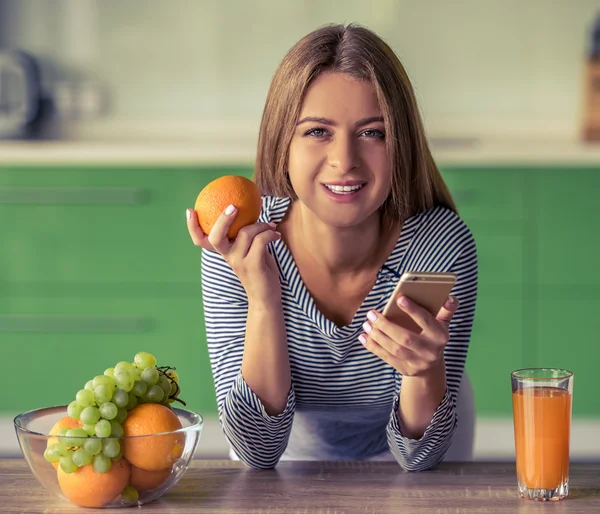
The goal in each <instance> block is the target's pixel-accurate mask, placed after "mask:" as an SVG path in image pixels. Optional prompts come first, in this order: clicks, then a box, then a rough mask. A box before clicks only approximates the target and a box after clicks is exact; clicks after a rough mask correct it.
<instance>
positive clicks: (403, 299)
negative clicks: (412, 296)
mask: <svg viewBox="0 0 600 514" xmlns="http://www.w3.org/2000/svg"><path fill="white" fill-rule="evenodd" d="M398 305H400V307H408V306H409V302H408V299H407V298H406V296H401V297H400V300H398Z"/></svg>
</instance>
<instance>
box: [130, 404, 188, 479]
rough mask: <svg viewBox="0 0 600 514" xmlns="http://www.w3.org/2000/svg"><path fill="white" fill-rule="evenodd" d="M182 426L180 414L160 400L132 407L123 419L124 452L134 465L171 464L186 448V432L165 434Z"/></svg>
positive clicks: (153, 468)
mask: <svg viewBox="0 0 600 514" xmlns="http://www.w3.org/2000/svg"><path fill="white" fill-rule="evenodd" d="M180 428H182V426H181V422H180V421H179V418H178V417H177V415H176V414H175V413H174V412H173V411H172V410H171V409H169V408H168V407H165V406H164V405H160V404H159V403H143V404H141V405H138V406H137V407H134V408H133V409H132V410H130V411H129V414H128V416H127V419H126V420H125V422H124V423H123V432H124V433H125V435H126V436H128V437H127V438H125V439H124V440H123V456H124V457H125V458H126V459H127V460H128V461H129V462H130V463H131V464H133V465H134V466H136V467H138V468H140V469H143V470H146V471H158V470H161V469H167V468H170V467H171V466H172V465H173V463H174V462H175V461H176V460H177V459H178V458H179V456H180V455H181V453H182V452H183V444H184V436H183V434H165V435H154V436H152V437H132V438H129V436H144V435H151V434H162V433H163V432H172V431H173V430H179V429H180Z"/></svg>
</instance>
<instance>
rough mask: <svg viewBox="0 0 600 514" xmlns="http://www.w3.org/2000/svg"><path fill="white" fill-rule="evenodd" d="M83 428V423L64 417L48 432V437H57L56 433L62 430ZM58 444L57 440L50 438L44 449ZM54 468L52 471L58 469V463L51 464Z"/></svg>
mask: <svg viewBox="0 0 600 514" xmlns="http://www.w3.org/2000/svg"><path fill="white" fill-rule="evenodd" d="M82 426H83V423H82V422H81V421H79V420H78V419H73V418H71V417H70V416H65V417H64V418H61V419H59V420H58V421H57V422H56V423H55V424H54V426H53V427H52V428H51V429H50V432H48V435H58V433H59V432H60V431H61V430H62V429H63V428H80V427H82ZM56 443H58V438H56V437H50V438H49V439H48V442H47V443H46V448H49V447H50V446H52V445H53V444H56ZM51 464H52V465H53V466H54V469H58V462H52V463H51Z"/></svg>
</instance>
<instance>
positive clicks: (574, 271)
mask: <svg viewBox="0 0 600 514" xmlns="http://www.w3.org/2000/svg"><path fill="white" fill-rule="evenodd" d="M537 183H538V188H537V196H536V199H535V201H536V205H537V213H538V220H537V227H536V235H537V239H536V244H535V248H536V258H537V263H538V266H537V287H536V305H537V312H536V313H535V319H536V329H537V340H538V345H537V350H538V351H537V365H538V366H541V367H561V368H567V369H570V370H571V371H573V373H574V379H573V384H574V385H573V388H574V391H573V414H574V415H579V416H598V415H599V414H600V374H599V373H598V368H599V366H600V338H599V337H598V334H600V316H599V315H598V309H599V308H600V302H599V301H598V298H599V297H600V294H599V293H600V272H599V266H598V263H599V260H598V256H599V255H600V235H599V231H598V227H597V225H598V220H600V202H599V198H600V169H598V168H556V169H552V170H540V171H539V172H538V173H537Z"/></svg>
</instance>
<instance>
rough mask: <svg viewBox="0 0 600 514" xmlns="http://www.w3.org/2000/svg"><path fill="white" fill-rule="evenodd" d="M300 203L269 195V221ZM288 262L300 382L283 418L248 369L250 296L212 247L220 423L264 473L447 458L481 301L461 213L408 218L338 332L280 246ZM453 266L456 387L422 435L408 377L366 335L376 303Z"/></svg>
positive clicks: (208, 308)
mask: <svg viewBox="0 0 600 514" xmlns="http://www.w3.org/2000/svg"><path fill="white" fill-rule="evenodd" d="M289 205H290V199H289V198H278V197H272V196H264V197H263V208H262V212H261V215H260V218H259V221H262V222H266V223H268V222H275V223H279V222H281V220H282V219H283V217H284V215H285V213H286V210H287V208H288V206H289ZM269 252H270V253H271V254H272V255H273V256H274V258H275V261H276V262H277V265H278V267H279V274H280V283H281V289H282V307H283V313H284V318H285V329H286V334H287V344H288V350H289V359H290V369H291V376H292V387H291V389H290V392H289V395H288V398H287V405H286V407H285V409H284V411H283V412H282V413H281V414H278V415H276V416H269V415H268V414H267V412H266V411H265V409H264V406H263V405H262V403H261V401H260V399H259V398H258V396H256V395H255V394H254V393H253V391H252V390H251V389H250V387H249V386H248V385H247V384H246V382H245V381H244V378H243V376H242V374H241V365H242V355H243V350H244V338H245V331H246V317H247V314H248V301H247V296H246V292H245V290H244V288H243V286H242V285H241V283H240V281H239V279H238V278H237V276H236V275H235V274H234V273H233V271H232V269H231V268H230V267H229V265H228V264H227V263H226V262H225V260H224V259H223V258H222V257H221V256H220V255H219V254H218V253H216V252H211V251H203V252H202V288H203V300H204V313H205V319H206V333H207V339H208V350H209V356H210V362H211V367H212V373H213V377H214V382H215V388H216V394H217V405H218V410H219V420H220V423H221V426H222V429H223V432H224V434H225V436H226V438H227V440H228V441H229V444H230V446H231V448H232V450H233V452H234V454H235V455H236V456H238V457H239V458H240V459H241V460H242V461H243V462H245V463H246V464H247V465H249V466H251V467H255V468H269V467H273V466H275V465H276V464H277V462H278V461H279V460H280V459H281V458H284V459H304V460H306V459H315V460H340V459H367V458H372V457H378V456H382V455H383V454H385V453H386V452H387V453H389V452H391V453H392V454H393V456H394V457H395V459H396V460H397V461H398V463H399V464H400V465H401V466H402V467H403V468H404V469H406V470H425V469H428V468H431V467H432V466H435V465H436V464H437V463H439V462H440V461H441V460H442V459H443V457H444V454H445V452H446V450H447V449H448V447H449V445H450V443H451V439H452V434H453V433H454V430H455V428H456V425H457V415H456V402H457V395H458V389H459V386H460V382H461V379H462V375H463V370H464V365H465V360H466V357H467V350H468V347H469V339H470V336H471V328H472V324H473V317H474V313H475V301H476V296H477V255H476V249H475V242H474V240H473V237H472V235H471V232H470V230H469V229H468V227H467V226H466V225H465V223H464V222H463V221H462V220H461V219H460V218H459V217H458V216H457V215H456V214H455V213H454V212H452V211H450V210H449V209H446V208H443V207H436V208H434V209H431V210H429V211H427V212H424V213H419V214H416V215H414V216H411V217H410V218H408V219H407V220H405V222H404V224H403V227H402V232H401V234H400V237H399V239H398V241H397V243H396V245H395V248H394V250H393V251H392V253H391V254H390V256H389V258H388V259H387V261H386V263H385V265H384V266H382V268H381V270H380V272H379V274H378V277H377V280H376V283H375V285H374V286H373V288H372V290H371V292H370V293H369V294H368V295H367V297H366V299H365V300H364V302H363V304H362V306H361V307H360V308H359V309H358V311H357V313H356V315H355V316H354V319H353V320H352V321H351V322H350V324H349V325H347V326H344V327H338V326H337V325H336V324H335V323H333V322H332V321H330V320H329V319H327V318H326V317H325V316H324V315H323V314H322V313H321V312H320V311H319V310H318V309H317V307H316V305H315V302H314V300H313V299H312V297H311V295H310V293H309V291H308V289H307V288H306V286H305V284H304V283H303V281H302V279H301V277H300V273H299V271H298V269H297V267H296V265H295V262H294V259H293V256H292V254H291V252H290V251H289V249H288V248H287V246H286V245H285V243H284V242H283V241H282V240H281V239H280V240H278V241H275V242H273V243H270V244H269ZM409 270H414V271H441V272H443V271H450V272H454V273H456V274H457V275H458V279H457V282H456V284H455V286H454V289H453V291H452V294H453V295H454V296H457V297H458V298H459V300H460V304H459V308H458V310H457V312H456V313H455V315H454V317H453V319H452V321H451V323H450V329H449V330H450V338H449V342H448V344H447V346H446V348H445V351H444V356H445V362H446V383H447V387H446V392H445V395H444V398H443V399H442V401H441V403H440V405H439V407H438V408H437V411H436V412H435V414H434V415H433V418H432V420H431V423H430V424H429V426H428V427H427V429H426V430H425V433H424V434H423V436H422V437H421V438H420V439H418V440H413V439H409V438H407V437H405V436H404V435H403V434H402V432H401V429H400V425H399V422H398V418H397V411H398V403H399V392H400V387H401V386H402V376H401V375H400V373H399V372H398V371H396V370H395V369H394V368H392V367H391V366H390V365H389V364H387V363H386V362H384V361H382V360H381V359H380V358H379V357H377V356H376V355H374V354H372V353H370V352H369V351H368V350H366V349H365V348H364V347H363V345H362V344H361V343H360V342H359V341H358V335H359V334H360V333H361V332H362V330H363V329H362V324H363V322H364V321H365V320H366V314H367V312H368V311H369V310H371V309H375V310H377V311H379V312H381V311H382V310H383V307H384V306H385V304H386V302H387V300H388V299H389V297H390V296H391V294H392V292H393V290H394V287H395V285H396V283H397V278H396V276H397V274H398V273H400V274H401V273H403V272H405V271H409Z"/></svg>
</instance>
